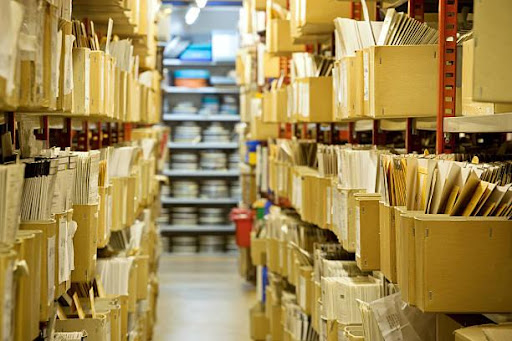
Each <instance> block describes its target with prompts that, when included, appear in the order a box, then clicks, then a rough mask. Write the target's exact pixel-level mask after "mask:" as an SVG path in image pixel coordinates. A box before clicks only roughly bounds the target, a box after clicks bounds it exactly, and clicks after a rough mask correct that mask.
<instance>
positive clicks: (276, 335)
mask: <svg viewBox="0 0 512 341" xmlns="http://www.w3.org/2000/svg"><path fill="white" fill-rule="evenodd" d="M267 305H268V303H267ZM281 321H282V316H281V305H280V304H272V305H270V318H269V325H270V335H271V336H272V341H274V340H276V341H281V340H282V339H283V326H282V324H281Z"/></svg>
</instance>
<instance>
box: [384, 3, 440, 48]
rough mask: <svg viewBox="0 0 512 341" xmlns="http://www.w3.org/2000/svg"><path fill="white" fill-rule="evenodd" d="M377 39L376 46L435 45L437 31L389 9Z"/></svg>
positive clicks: (437, 35)
mask: <svg viewBox="0 0 512 341" xmlns="http://www.w3.org/2000/svg"><path fill="white" fill-rule="evenodd" d="M378 37H379V38H378V40H377V45H425V44H427V45H429V44H437V42H438V40H439V31H438V30H436V29H434V28H432V27H429V26H428V25H427V24H426V23H422V22H419V21H418V20H416V19H414V18H411V17H409V15H408V14H407V13H403V12H399V13H397V12H396V11H395V9H394V8H390V9H388V11H387V12H386V17H385V18H384V24H383V26H382V30H381V31H380V34H379V36H378Z"/></svg>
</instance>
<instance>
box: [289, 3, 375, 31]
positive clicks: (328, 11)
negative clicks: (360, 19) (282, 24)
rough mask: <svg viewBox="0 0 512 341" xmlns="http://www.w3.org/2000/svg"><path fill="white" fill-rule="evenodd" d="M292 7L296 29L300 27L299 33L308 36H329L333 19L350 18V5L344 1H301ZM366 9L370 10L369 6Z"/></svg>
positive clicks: (332, 27) (332, 26)
mask: <svg viewBox="0 0 512 341" xmlns="http://www.w3.org/2000/svg"><path fill="white" fill-rule="evenodd" d="M290 5H291V4H290ZM294 6H296V8H295V11H293V9H292V8H290V9H291V11H292V15H293V19H294V20H295V21H296V25H297V27H300V31H301V32H302V33H303V34H308V35H310V34H331V33H332V31H333V30H334V19H336V18H338V17H343V18H350V17H351V10H350V9H351V4H350V2H345V1H335V0H321V1H313V0H302V1H296V2H294ZM368 8H372V7H371V5H370V4H368ZM373 8H375V6H373ZM372 12H373V11H372Z"/></svg>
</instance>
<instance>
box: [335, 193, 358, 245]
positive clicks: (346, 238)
mask: <svg viewBox="0 0 512 341" xmlns="http://www.w3.org/2000/svg"><path fill="white" fill-rule="evenodd" d="M337 190H339V191H341V203H340V204H341V215H342V217H343V218H342V222H341V226H340V227H339V228H340V233H339V234H341V236H338V239H339V240H340V241H341V244H342V245H343V248H344V249H345V250H347V251H348V252H355V251H356V194H363V193H364V191H365V190H364V189H345V188H339V187H338V189H337ZM340 237H341V238H340Z"/></svg>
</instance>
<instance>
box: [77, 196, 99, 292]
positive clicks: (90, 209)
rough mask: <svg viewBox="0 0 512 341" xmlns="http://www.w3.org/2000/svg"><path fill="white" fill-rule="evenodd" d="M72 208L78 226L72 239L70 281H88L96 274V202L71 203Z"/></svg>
mask: <svg viewBox="0 0 512 341" xmlns="http://www.w3.org/2000/svg"><path fill="white" fill-rule="evenodd" d="M73 210H74V213H73V217H74V220H75V221H76V223H77V225H78V227H77V231H76V233H75V237H74V240H73V245H74V251H75V269H74V270H73V272H72V273H71V281H72V282H79V283H84V282H85V283H89V282H91V281H92V280H93V279H94V276H95V275H96V249H97V248H98V204H93V205H73Z"/></svg>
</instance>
